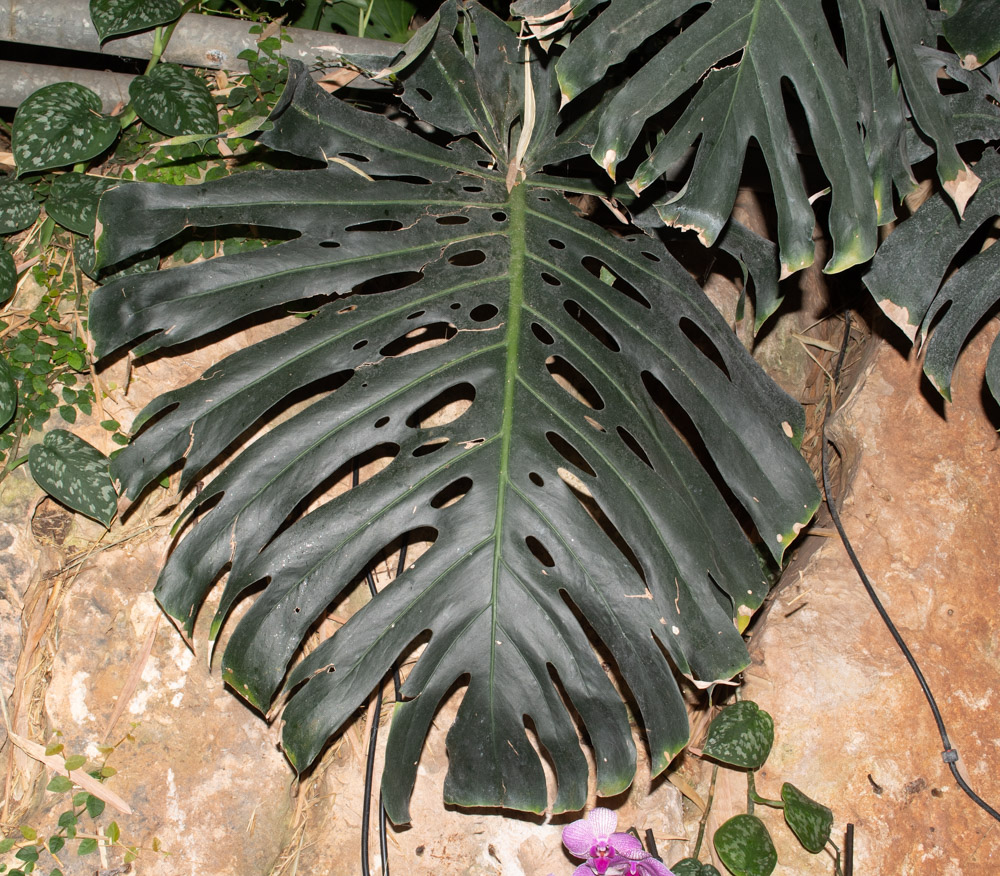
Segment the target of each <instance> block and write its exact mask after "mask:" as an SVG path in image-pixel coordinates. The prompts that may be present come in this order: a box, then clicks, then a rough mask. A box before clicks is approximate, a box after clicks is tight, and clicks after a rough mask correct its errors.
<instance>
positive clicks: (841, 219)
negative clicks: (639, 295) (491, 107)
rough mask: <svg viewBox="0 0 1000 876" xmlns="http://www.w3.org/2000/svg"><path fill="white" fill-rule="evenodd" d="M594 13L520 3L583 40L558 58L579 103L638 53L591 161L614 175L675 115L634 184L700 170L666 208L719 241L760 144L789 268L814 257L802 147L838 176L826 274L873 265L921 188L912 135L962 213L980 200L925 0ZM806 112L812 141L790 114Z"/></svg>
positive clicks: (621, 2) (631, 0)
mask: <svg viewBox="0 0 1000 876" xmlns="http://www.w3.org/2000/svg"><path fill="white" fill-rule="evenodd" d="M590 5H591V4H589V3H588V2H586V0H585V2H583V3H582V4H580V5H579V6H576V7H573V8H571V6H572V4H562V5H561V4H559V3H557V2H555V0H520V2H518V3H515V5H514V8H515V9H516V10H517V11H519V12H520V13H521V14H522V15H524V16H525V18H526V20H527V21H528V22H529V23H530V24H532V26H533V29H535V30H536V31H538V30H539V29H541V30H542V31H543V32H545V33H546V34H548V35H550V36H551V35H552V34H553V33H554V32H555V31H556V30H557V29H558V26H559V25H560V23H561V24H562V25H563V26H566V27H570V28H571V29H572V30H573V31H574V38H573V39H572V41H571V42H570V44H569V47H568V48H567V50H566V51H565V52H564V53H563V54H562V55H561V57H560V58H559V60H558V63H557V65H556V69H557V72H558V78H559V84H560V89H561V92H562V99H563V101H564V102H568V103H570V105H572V103H571V102H572V101H575V100H577V99H579V98H580V97H581V96H582V95H585V94H588V93H591V90H592V89H595V88H596V89H600V88H601V87H602V83H605V82H607V81H608V78H609V73H611V74H614V73H615V71H616V69H618V68H617V67H616V65H624V66H626V67H627V66H628V64H629V63H632V64H635V63H636V58H637V56H638V57H639V61H638V64H639V68H638V70H637V71H636V72H635V73H634V74H633V75H631V76H630V77H627V78H626V80H625V83H624V85H623V86H622V87H621V88H620V89H619V90H617V92H616V93H615V94H614V95H613V97H611V99H610V101H608V103H607V105H606V106H605V107H604V109H603V111H602V116H601V123H600V126H599V128H598V130H597V132H596V137H595V138H594V139H593V142H591V143H590V144H589V145H590V146H591V148H592V154H593V157H594V159H595V160H596V161H598V162H600V163H601V164H602V165H603V166H604V167H605V168H606V170H607V171H608V173H609V174H611V175H612V176H615V175H616V174H617V173H618V168H619V165H620V164H621V162H623V161H624V160H625V159H626V157H627V156H628V155H629V153H630V152H631V151H632V149H633V146H634V144H635V143H636V142H637V141H639V140H640V139H642V138H644V137H646V136H648V135H649V131H650V128H649V123H650V121H651V120H653V119H654V118H655V117H656V116H657V114H658V113H660V112H661V111H663V110H664V109H666V108H670V111H671V112H672V113H673V114H674V116H675V117H676V120H675V121H670V122H664V123H663V124H665V125H666V129H665V130H664V132H663V133H662V136H660V137H659V139H658V142H656V143H655V147H654V148H652V151H651V153H650V154H649V155H648V156H647V157H645V160H644V161H643V162H642V163H641V164H640V166H639V167H638V169H637V170H636V171H635V172H634V174H633V175H632V178H631V182H630V185H631V186H632V187H633V188H634V189H636V190H637V191H642V190H643V189H645V188H646V187H647V186H649V185H650V184H651V183H652V182H653V181H654V180H656V179H658V178H659V177H660V176H662V175H664V174H668V175H671V174H673V173H674V172H675V171H676V169H677V167H678V165H685V163H687V164H690V171H689V172H688V173H687V176H686V178H685V179H683V181H682V183H681V184H680V185H679V191H677V192H676V193H675V194H673V195H672V196H670V197H669V198H667V199H665V200H663V201H661V202H660V203H658V204H657V210H658V211H659V213H660V215H661V217H662V219H663V221H664V222H666V223H668V224H670V225H674V226H677V227H680V228H689V229H694V230H696V231H697V232H698V234H699V236H700V237H701V238H702V239H703V240H704V241H705V242H706V243H711V242H713V241H714V240H715V239H716V237H717V236H718V234H719V232H720V231H721V230H722V228H723V227H724V225H725V223H726V221H727V220H728V218H729V214H730V211H731V209H732V206H733V202H734V199H735V196H736V190H737V186H738V184H739V179H740V173H741V170H742V168H743V164H744V159H745V155H746V151H747V147H748V144H749V143H750V141H751V140H752V141H754V142H755V143H756V145H757V147H758V148H759V149H760V151H761V153H762V155H763V158H764V160H765V162H766V164H767V168H768V171H769V173H770V178H771V186H772V189H773V193H774V201H775V208H776V211H777V217H778V241H779V248H780V258H781V266H782V270H783V272H784V273H786V274H787V273H790V272H793V271H795V270H798V269H800V268H803V267H806V266H808V265H809V264H811V263H812V260H813V228H814V226H815V223H816V219H815V216H814V212H813V209H812V200H813V198H814V196H815V195H816V194H817V193H816V192H809V191H807V190H806V188H805V185H804V183H803V179H802V168H801V166H800V156H799V155H798V154H797V153H800V152H811V151H813V150H814V151H815V157H816V158H817V159H818V162H819V164H820V166H821V168H822V171H823V173H824V174H825V177H826V179H827V181H828V183H829V188H830V202H829V211H828V216H827V220H826V221H827V224H828V228H829V234H830V237H831V240H832V243H833V254H832V257H831V259H830V261H829V263H828V264H827V265H826V266H825V270H826V271H828V272H834V271H840V270H843V269H845V268H848V267H851V266H852V265H857V264H860V263H864V262H866V261H867V260H868V259H870V258H871V257H872V255H873V254H874V252H875V245H876V223H878V224H882V223H885V222H888V221H890V220H891V219H892V218H893V211H892V185H893V183H895V185H896V187H897V189H898V190H899V191H900V193H901V194H907V193H908V192H909V190H910V189H911V188H912V187H913V180H912V176H911V168H910V161H909V159H908V157H907V155H906V151H905V143H906V133H907V131H908V130H909V129H910V128H911V127H912V128H916V129H918V130H919V131H920V133H921V134H922V135H923V136H924V137H926V138H927V139H928V140H929V141H930V142H931V143H933V147H934V152H935V155H936V162H937V173H938V177H939V179H940V181H941V183H942V185H943V187H944V189H945V190H946V191H947V192H948V194H949V196H950V197H951V198H952V199H953V201H954V203H955V204H956V206H957V208H958V210H959V212H961V211H962V210H963V209H964V206H965V204H966V202H967V201H968V199H969V198H970V197H971V195H972V194H973V192H975V189H976V185H977V183H978V178H977V177H976V175H975V174H974V173H973V172H972V171H971V170H970V169H969V168H968V166H967V165H966V163H965V161H964V160H963V159H962V157H961V156H960V155H959V153H958V150H957V147H956V143H957V142H959V141H958V140H957V139H956V136H957V134H956V126H955V125H954V122H953V119H952V115H951V105H950V102H949V101H948V100H947V99H946V97H945V96H944V95H942V94H941V92H940V91H939V88H938V80H937V72H938V69H939V68H940V66H941V65H940V64H939V63H938V64H936V63H934V62H933V59H932V60H931V62H930V63H928V62H927V57H926V56H925V55H923V54H922V50H923V49H924V48H925V47H933V46H934V45H935V43H936V41H937V35H938V32H939V30H940V25H941V18H942V15H941V13H938V12H932V11H929V10H928V9H927V8H926V6H925V4H924V3H923V2H921V0H880V2H877V3H855V2H850V0H841V2H839V4H838V5H837V7H835V8H833V9H832V13H833V15H835V16H836V14H837V13H838V12H839V21H836V27H833V26H832V25H831V21H830V19H828V14H829V13H830V12H831V10H828V9H826V8H825V7H824V5H823V4H821V3H820V2H819V0H803V2H796V3H785V2H782V0H715V2H713V3H711V4H710V5H708V6H706V5H705V4H699V3H695V2H693V0H654V2H649V0H612V2H610V3H609V4H607V5H606V6H605V7H603V9H602V10H601V11H600V13H599V14H598V15H597V17H596V18H593V17H592V18H583V19H581V22H582V23H578V22H577V21H576V19H577V18H579V17H580V13H581V12H585V11H587V10H589V8H590ZM952 57H954V56H952ZM887 60H888V61H889V62H890V63H888V64H887ZM955 60H956V61H957V58H955ZM799 114H801V115H803V116H804V119H805V122H806V127H807V132H806V131H805V130H804V129H802V128H799V129H798V130H797V131H796V128H795V126H794V125H793V124H792V123H791V122H790V121H789V117H790V116H796V115H799ZM803 135H806V136H807V137H809V138H810V139H811V144H807V145H803V144H802V143H801V142H800V139H801V137H802V136H803ZM692 147H693V150H692ZM692 152H693V155H692Z"/></svg>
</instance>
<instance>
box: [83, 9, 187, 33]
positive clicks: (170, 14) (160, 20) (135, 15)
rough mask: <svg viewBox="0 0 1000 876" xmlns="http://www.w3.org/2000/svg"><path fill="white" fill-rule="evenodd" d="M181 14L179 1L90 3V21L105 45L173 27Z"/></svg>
mask: <svg viewBox="0 0 1000 876" xmlns="http://www.w3.org/2000/svg"><path fill="white" fill-rule="evenodd" d="M180 14H181V7H180V5H179V4H178V3H177V0H90V20H91V21H92V22H93V23H94V29H95V30H96V31H97V35H98V36H99V37H100V38H101V42H102V43H103V42H104V41H105V40H106V39H109V38H110V37H113V36H119V35H121V34H127V33H136V32H138V31H140V30H150V29H151V28H154V27H158V26H159V25H161V24H170V22H172V21H176V20H177V19H178V18H179V17H180Z"/></svg>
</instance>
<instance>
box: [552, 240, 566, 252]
mask: <svg viewBox="0 0 1000 876" xmlns="http://www.w3.org/2000/svg"><path fill="white" fill-rule="evenodd" d="M549 246H551V247H552V248H553V249H566V244H565V243H563V242H562V241H561V240H556V239H555V238H554V237H553V238H549Z"/></svg>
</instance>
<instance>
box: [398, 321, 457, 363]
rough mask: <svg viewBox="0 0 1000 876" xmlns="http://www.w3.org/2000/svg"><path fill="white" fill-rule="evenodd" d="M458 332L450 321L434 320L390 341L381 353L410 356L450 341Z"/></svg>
mask: <svg viewBox="0 0 1000 876" xmlns="http://www.w3.org/2000/svg"><path fill="white" fill-rule="evenodd" d="M457 334H458V329H457V328H455V326H454V325H452V324H451V323H450V322H434V323H431V324H430V325H422V326H418V327H417V328H415V329H413V330H412V331H408V332H407V333H406V334H405V335H401V336H400V337H398V338H396V339H395V340H392V341H389V343H388V344H386V345H385V346H384V347H382V349H381V350H379V353H380V354H381V355H383V356H395V357H399V356H409V355H410V354H411V353H419V352H420V351H421V350H427V349H429V348H430V347H436V346H438V345H439V344H443V343H445V342H446V341H450V340H451V339H452V338H453V337H455V335H457Z"/></svg>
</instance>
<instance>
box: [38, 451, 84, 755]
mask: <svg viewBox="0 0 1000 876" xmlns="http://www.w3.org/2000/svg"><path fill="white" fill-rule="evenodd" d="M50 434H51V433H50ZM66 434H67V435H69V433H68V432H67V433H66ZM70 437H72V438H76V436H75V435H72V436H70ZM46 438H48V436H46ZM76 440H77V441H81V440H82V439H80V438H76ZM46 443H48V442H47V441H46ZM83 443H84V444H86V442H85V441H84V442H83ZM87 446H88V447H90V445H89V444H87ZM94 452H95V453H96V452H97V451H96V450H95V451H94ZM32 465H33V464H32ZM43 489H44V487H43ZM86 762H87V758H85V757H84V756H83V755H82V754H71V755H70V756H69V757H67V758H66V769H68V770H78V769H80V767H82V766H83V765H84V764H85V763H86Z"/></svg>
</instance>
